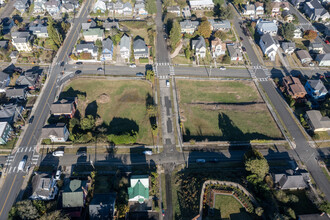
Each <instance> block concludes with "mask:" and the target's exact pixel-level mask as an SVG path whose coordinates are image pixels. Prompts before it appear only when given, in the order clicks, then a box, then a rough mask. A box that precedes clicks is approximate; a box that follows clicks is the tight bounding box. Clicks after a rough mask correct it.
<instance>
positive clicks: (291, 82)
mask: <svg viewBox="0 0 330 220" xmlns="http://www.w3.org/2000/svg"><path fill="white" fill-rule="evenodd" d="M282 82H283V86H284V88H285V90H286V92H287V93H288V95H290V96H291V98H293V99H299V98H304V97H305V96H306V94H307V92H306V90H305V88H304V86H303V85H302V84H301V82H300V80H299V79H298V78H297V77H293V76H285V77H283V79H282Z"/></svg>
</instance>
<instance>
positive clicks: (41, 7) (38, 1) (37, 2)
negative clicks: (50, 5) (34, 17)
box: [33, 0, 47, 14]
mask: <svg viewBox="0 0 330 220" xmlns="http://www.w3.org/2000/svg"><path fill="white" fill-rule="evenodd" d="M46 2H47V0H34V2H33V4H34V7H33V13H35V14H41V13H44V12H45V10H46V9H45V3H46Z"/></svg>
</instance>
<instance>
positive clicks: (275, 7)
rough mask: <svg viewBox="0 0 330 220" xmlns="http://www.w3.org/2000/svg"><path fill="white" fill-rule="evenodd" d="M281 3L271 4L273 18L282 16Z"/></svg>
mask: <svg viewBox="0 0 330 220" xmlns="http://www.w3.org/2000/svg"><path fill="white" fill-rule="evenodd" d="M280 4H281V3H280V2H272V3H271V8H272V12H271V15H272V16H277V15H279V14H280Z"/></svg>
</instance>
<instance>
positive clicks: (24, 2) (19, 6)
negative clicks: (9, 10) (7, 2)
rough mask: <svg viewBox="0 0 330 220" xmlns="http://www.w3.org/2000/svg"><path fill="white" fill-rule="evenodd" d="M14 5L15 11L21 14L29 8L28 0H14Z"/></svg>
mask: <svg viewBox="0 0 330 220" xmlns="http://www.w3.org/2000/svg"><path fill="white" fill-rule="evenodd" d="M14 7H15V9H16V10H17V11H19V12H20V13H21V14H23V13H24V12H25V11H26V10H27V9H28V8H29V2H28V0H16V2H15V3H14Z"/></svg>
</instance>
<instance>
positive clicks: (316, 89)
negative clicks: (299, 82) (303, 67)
mask: <svg viewBox="0 0 330 220" xmlns="http://www.w3.org/2000/svg"><path fill="white" fill-rule="evenodd" d="M305 90H306V92H307V94H308V95H309V96H310V97H312V98H313V99H314V100H322V99H325V96H326V95H327V94H328V90H327V88H325V86H324V84H323V82H322V81H321V80H320V79H317V80H316V79H315V80H311V79H310V80H307V82H306V84H305Z"/></svg>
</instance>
